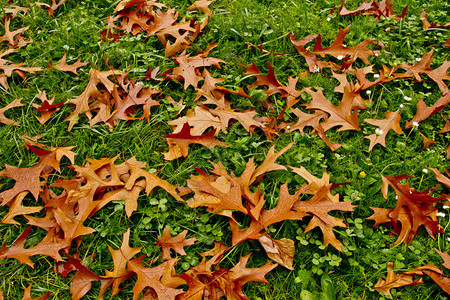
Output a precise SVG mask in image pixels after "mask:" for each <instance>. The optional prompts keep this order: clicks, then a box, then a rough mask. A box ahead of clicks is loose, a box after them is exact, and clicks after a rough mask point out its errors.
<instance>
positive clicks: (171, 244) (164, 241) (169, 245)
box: [156, 227, 197, 260]
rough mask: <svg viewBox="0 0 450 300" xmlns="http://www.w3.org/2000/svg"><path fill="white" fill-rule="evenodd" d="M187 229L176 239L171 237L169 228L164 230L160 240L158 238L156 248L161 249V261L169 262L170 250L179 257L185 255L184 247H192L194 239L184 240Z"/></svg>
mask: <svg viewBox="0 0 450 300" xmlns="http://www.w3.org/2000/svg"><path fill="white" fill-rule="evenodd" d="M186 234H187V229H186V230H183V231H182V232H181V233H180V234H178V235H177V236H176V237H172V236H171V235H170V227H166V228H164V231H163V234H162V236H161V237H160V238H158V242H157V243H156V245H157V246H161V248H162V258H163V260H170V259H172V257H171V256H170V249H172V250H174V251H175V252H177V253H178V254H180V255H186V252H185V251H184V247H187V246H190V245H193V244H194V243H195V241H196V240H197V239H196V238H190V239H186Z"/></svg>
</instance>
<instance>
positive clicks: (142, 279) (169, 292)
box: [127, 255, 184, 300]
mask: <svg viewBox="0 0 450 300" xmlns="http://www.w3.org/2000/svg"><path fill="white" fill-rule="evenodd" d="M144 257H145V255H143V256H141V257H139V258H135V259H133V260H130V261H129V262H128V268H127V269H128V270H130V271H133V272H135V273H136V274H137V282H136V284H135V285H134V287H133V300H137V299H138V298H139V295H140V294H141V292H142V291H143V290H144V289H145V288H146V287H151V288H152V289H153V290H154V292H155V293H156V295H157V299H167V300H171V299H173V300H175V297H176V296H177V295H180V294H183V293H184V291H183V290H181V289H175V288H170V287H168V286H166V285H164V284H163V283H162V282H161V277H162V276H163V274H164V271H165V268H166V264H168V262H167V261H166V262H164V263H162V264H160V265H159V266H157V267H154V268H146V267H143V266H142V261H143V260H144Z"/></svg>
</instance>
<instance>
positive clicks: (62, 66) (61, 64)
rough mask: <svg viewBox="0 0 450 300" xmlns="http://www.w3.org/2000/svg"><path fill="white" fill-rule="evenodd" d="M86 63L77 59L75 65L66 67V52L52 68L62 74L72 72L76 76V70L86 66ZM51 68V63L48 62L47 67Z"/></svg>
mask: <svg viewBox="0 0 450 300" xmlns="http://www.w3.org/2000/svg"><path fill="white" fill-rule="evenodd" d="M87 64H88V63H86V62H81V59H78V60H77V61H76V62H75V63H73V64H71V65H68V64H67V63H66V52H64V55H63V57H62V58H61V60H60V61H59V62H58V63H57V64H56V65H54V66H53V68H55V69H58V70H60V71H63V72H72V73H74V74H75V75H78V72H77V69H78V68H80V67H82V66H85V65H87ZM50 66H52V61H50V63H49V67H50Z"/></svg>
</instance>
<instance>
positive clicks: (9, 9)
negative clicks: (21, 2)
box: [3, 5, 30, 18]
mask: <svg viewBox="0 0 450 300" xmlns="http://www.w3.org/2000/svg"><path fill="white" fill-rule="evenodd" d="M29 10H30V8H29V7H20V6H17V5H11V6H10V7H4V8H3V11H4V12H5V14H11V16H12V17H13V18H14V17H16V16H17V15H18V14H19V12H24V13H26V12H27V11H29Z"/></svg>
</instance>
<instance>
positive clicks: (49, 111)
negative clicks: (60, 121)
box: [32, 90, 66, 124]
mask: <svg viewBox="0 0 450 300" xmlns="http://www.w3.org/2000/svg"><path fill="white" fill-rule="evenodd" d="M38 91H39V94H38V95H36V98H38V99H39V100H41V101H42V104H41V105H38V104H36V103H33V104H32V105H33V107H34V108H36V109H37V111H38V112H40V113H41V116H40V117H38V116H36V119H37V120H38V121H39V123H41V124H44V123H45V122H47V121H48V120H49V119H50V118H51V116H52V115H53V114H54V113H55V112H57V111H59V110H60V109H61V108H60V106H61V105H64V104H65V103H66V101H61V102H58V103H55V104H53V101H54V100H55V96H53V98H52V99H51V100H48V99H47V95H46V93H45V91H43V92H41V91H40V90H38Z"/></svg>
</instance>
